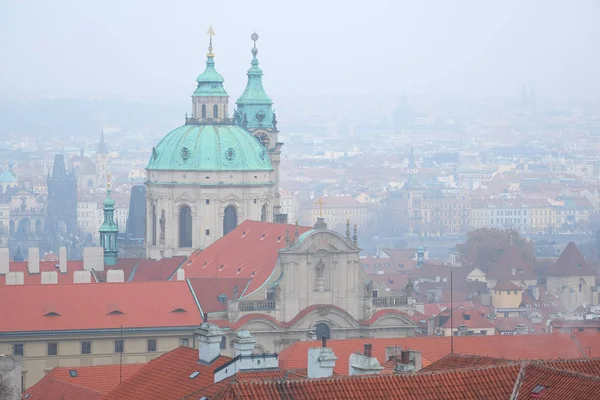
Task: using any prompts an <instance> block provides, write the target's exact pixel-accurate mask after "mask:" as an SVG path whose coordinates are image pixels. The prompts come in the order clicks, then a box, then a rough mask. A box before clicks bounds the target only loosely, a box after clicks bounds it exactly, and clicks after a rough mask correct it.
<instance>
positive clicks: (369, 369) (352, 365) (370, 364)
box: [349, 343, 383, 375]
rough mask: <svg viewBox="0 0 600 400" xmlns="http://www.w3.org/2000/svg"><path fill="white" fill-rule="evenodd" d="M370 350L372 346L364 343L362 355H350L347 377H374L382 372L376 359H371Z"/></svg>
mask: <svg viewBox="0 0 600 400" xmlns="http://www.w3.org/2000/svg"><path fill="white" fill-rule="evenodd" d="M372 350H373V345H372V344H371V343H365V346H364V350H363V354H360V353H354V354H351V355H350V362H349V375H375V374H379V373H380V372H381V371H383V367H382V366H381V364H379V361H378V360H377V358H375V357H373V354H372Z"/></svg>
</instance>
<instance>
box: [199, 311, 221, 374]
mask: <svg viewBox="0 0 600 400" xmlns="http://www.w3.org/2000/svg"><path fill="white" fill-rule="evenodd" d="M205 318H206V316H205ZM194 334H195V335H196V339H197V340H198V361H199V362H200V363H203V364H210V363H212V362H213V361H215V360H216V359H217V358H218V357H219V356H220V355H221V337H222V336H223V332H221V330H220V329H219V327H218V326H217V325H215V324H211V323H210V322H208V321H206V320H205V322H203V323H202V324H201V325H200V326H199V327H198V328H196V331H195V332H194Z"/></svg>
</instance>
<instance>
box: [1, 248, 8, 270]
mask: <svg viewBox="0 0 600 400" xmlns="http://www.w3.org/2000/svg"><path fill="white" fill-rule="evenodd" d="M9 271H10V258H9V256H8V248H6V247H4V248H1V249H0V275H4V274H8V272H9Z"/></svg>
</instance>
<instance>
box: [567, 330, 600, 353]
mask: <svg viewBox="0 0 600 400" xmlns="http://www.w3.org/2000/svg"><path fill="white" fill-rule="evenodd" d="M571 335H573V339H574V340H576V341H577V343H579V346H581V348H582V349H583V351H584V353H585V355H586V356H587V357H600V334H599V333H597V332H573V333H571Z"/></svg>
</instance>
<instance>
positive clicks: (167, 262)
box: [132, 256, 186, 282]
mask: <svg viewBox="0 0 600 400" xmlns="http://www.w3.org/2000/svg"><path fill="white" fill-rule="evenodd" d="M185 260H186V257H185V256H175V257H169V258H161V259H160V260H152V259H146V260H142V262H141V263H139V264H138V266H137V267H136V268H135V270H134V271H133V278H132V281H136V282H148V281H166V280H167V279H169V277H170V276H171V275H173V273H175V271H176V270H177V268H179V266H180V265H181V264H182V263H183V262H184V261H185Z"/></svg>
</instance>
